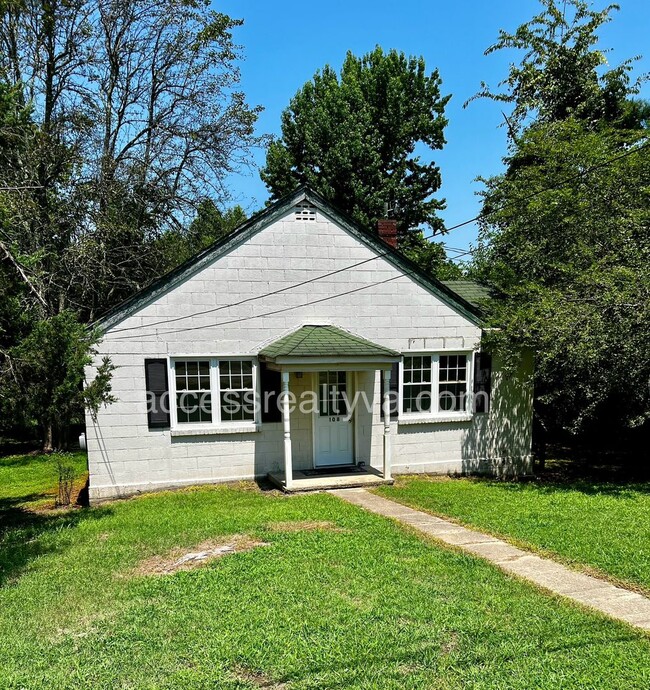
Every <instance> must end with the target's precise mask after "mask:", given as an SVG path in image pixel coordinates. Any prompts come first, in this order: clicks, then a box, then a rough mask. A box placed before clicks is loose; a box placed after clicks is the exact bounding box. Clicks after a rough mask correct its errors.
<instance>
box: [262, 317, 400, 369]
mask: <svg viewBox="0 0 650 690" xmlns="http://www.w3.org/2000/svg"><path fill="white" fill-rule="evenodd" d="M259 356H260V359H261V360H262V361H266V362H269V363H271V364H276V365H280V364H286V365H294V366H300V365H305V366H307V365H310V364H311V365H314V366H317V365H319V364H330V365H333V364H339V365H341V366H343V365H356V366H360V365H363V364H366V365H372V366H377V367H378V368H383V367H382V366H381V365H384V366H386V365H387V366H390V364H391V363H392V362H396V361H399V359H400V357H401V355H400V354H399V352H395V350H391V349H389V348H387V347H383V346H382V345H377V343H373V342H371V341H370V340H366V339H365V338H361V337H359V336H357V335H354V334H352V333H348V332H347V331H344V330H342V329H340V328H336V326H302V327H301V328H299V329H298V330H296V331H294V332H293V333H289V334H288V335H285V336H283V337H282V338H279V339H278V340H275V341H274V342H272V343H269V344H268V345H266V346H265V347H263V348H262V349H261V350H260V353H259Z"/></svg>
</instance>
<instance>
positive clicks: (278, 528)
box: [267, 520, 345, 532]
mask: <svg viewBox="0 0 650 690" xmlns="http://www.w3.org/2000/svg"><path fill="white" fill-rule="evenodd" d="M267 527H268V529H270V530H271V532H313V531H314V530H328V531H329V532H344V531H345V530H343V529H341V528H340V527H337V526H336V525H335V524H334V523H333V522H328V521H327V520H297V521H294V522H269V524H268V525H267Z"/></svg>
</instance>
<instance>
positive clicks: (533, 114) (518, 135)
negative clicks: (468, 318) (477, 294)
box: [473, 0, 650, 436]
mask: <svg viewBox="0 0 650 690" xmlns="http://www.w3.org/2000/svg"><path fill="white" fill-rule="evenodd" d="M542 4H543V7H544V12H543V13H542V14H541V15H539V16H538V17H536V18H535V19H534V20H533V21H532V22H529V23H528V24H524V25H523V26H522V27H520V28H519V29H518V30H517V31H516V32H515V33H514V34H506V33H505V32H502V34H501V41H500V43H499V44H497V46H498V47H502V48H505V47H517V48H521V49H523V50H525V51H526V52H525V55H524V58H523V61H522V63H521V65H513V66H512V67H511V68H510V77H509V79H508V80H507V82H506V83H507V85H508V91H507V93H506V94H505V95H504V96H502V97H498V100H507V101H510V102H512V103H513V105H514V115H515V118H514V122H516V123H517V126H516V128H515V127H513V129H511V131H510V135H511V141H510V155H509V156H508V157H507V158H506V159H505V163H506V165H507V171H506V173H505V174H503V175H500V176H497V177H494V178H490V179H489V180H486V181H485V183H486V190H485V192H484V205H483V216H482V219H481V223H480V224H481V235H480V238H481V242H480V249H479V251H478V253H477V255H476V257H475V265H474V267H473V270H474V273H475V275H478V276H479V277H480V278H482V279H483V280H485V281H487V282H489V283H490V284H492V285H494V286H496V287H497V288H498V290H499V291H500V292H501V294H502V295H503V296H504V299H502V300H498V301H496V302H495V303H494V304H493V305H492V315H491V316H492V325H494V326H496V327H498V330H493V331H491V333H490V335H489V338H490V339H491V340H492V343H493V346H494V347H497V348H501V349H502V350H503V351H504V352H508V351H512V350H513V348H514V347H515V346H517V345H519V346H521V345H524V346H528V347H531V348H532V349H534V350H535V352H536V353H537V370H536V391H537V400H536V408H537V411H538V413H539V414H540V416H541V418H542V420H543V422H545V424H546V426H547V427H550V428H554V429H556V430H557V429H564V430H568V431H571V432H573V433H575V434H578V433H586V432H587V431H590V432H592V434H593V432H594V431H600V432H602V431H603V430H607V431H608V434H609V435H610V436H611V435H612V434H616V433H618V432H620V431H622V430H623V429H630V428H634V427H643V426H645V427H646V428H647V427H648V420H649V419H650V412H649V410H650V396H649V395H648V394H649V390H648V385H647V384H648V380H650V369H649V366H650V365H649V364H648V363H649V362H650V350H648V343H647V338H646V337H645V334H646V333H647V332H648V331H649V330H650V312H649V305H650V269H649V267H650V261H649V259H650V196H649V195H648V189H650V138H649V137H650V131H649V130H648V127H647V113H648V107H647V104H645V103H643V102H640V101H636V100H634V99H633V96H635V94H636V88H637V87H636V85H634V84H631V81H630V79H629V68H630V62H629V61H628V62H626V63H623V66H622V67H619V68H615V69H613V70H611V71H609V72H606V73H605V74H604V76H603V74H602V73H601V72H600V71H599V67H600V66H601V64H602V53H601V52H599V51H598V50H597V49H596V48H595V46H597V41H598V37H597V33H596V31H597V29H598V27H599V26H600V25H601V24H602V23H603V22H604V21H605V20H606V19H607V18H608V16H609V13H610V12H611V11H612V9H613V6H610V7H609V8H607V9H606V10H604V11H602V12H592V11H591V10H589V9H588V7H587V6H586V3H583V2H581V1H578V0H574V1H572V2H568V3H567V12H568V13H567V14H566V15H565V14H564V12H563V11H560V8H558V6H557V4H556V3H554V2H552V0H542ZM562 10H564V7H563V8H562ZM613 85H615V88H613ZM488 95H489V94H488ZM525 115H527V116H528V120H526V123H525V126H524V120H523V117H524V116H525Z"/></svg>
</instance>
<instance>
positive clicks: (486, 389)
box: [474, 352, 492, 413]
mask: <svg viewBox="0 0 650 690" xmlns="http://www.w3.org/2000/svg"><path fill="white" fill-rule="evenodd" d="M491 393H492V355H491V354H490V353H489V352H477V353H476V354H475V355H474V412H477V413H486V412H489V411H490V396H491Z"/></svg>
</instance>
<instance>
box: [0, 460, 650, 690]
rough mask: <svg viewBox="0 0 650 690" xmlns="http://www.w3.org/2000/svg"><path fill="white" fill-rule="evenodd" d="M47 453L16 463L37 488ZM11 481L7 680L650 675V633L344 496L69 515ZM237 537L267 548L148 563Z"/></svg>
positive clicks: (318, 684)
mask: <svg viewBox="0 0 650 690" xmlns="http://www.w3.org/2000/svg"><path fill="white" fill-rule="evenodd" d="M40 462H41V461H40V460H38V459H33V461H30V462H25V463H22V464H20V465H19V470H15V471H16V472H17V473H18V474H19V475H21V474H22V476H23V478H24V487H25V488H24V489H23V490H24V491H25V494H24V495H25V496H30V495H33V494H35V493H39V492H41V491H42V489H38V491H36V490H35V489H33V488H30V487H29V481H28V480H27V479H26V477H27V475H28V474H29V473H30V471H31V469H32V465H33V466H34V470H35V472H36V470H38V471H39V472H40V470H41V469H42V468H41V464H40ZM39 481H40V480H39ZM0 491H2V492H7V493H9V491H7V487H6V486H5V485H4V484H3V489H1V490H0ZM10 491H11V493H12V494H14V495H13V496H12V497H11V498H6V499H4V498H2V497H1V496H0V511H4V513H2V512H0V521H2V522H0V525H2V526H0V568H1V569H0V687H2V688H16V689H17V688H29V689H30V690H31V689H36V688H47V689H48V690H50V689H52V688H56V689H57V690H65V689H66V688H74V689H75V690H77V689H78V688H86V687H89V688H93V690H94V689H98V688H107V689H108V688H110V689H111V690H112V689H113V688H123V689H125V688H183V689H185V688H190V689H199V688H200V689H204V690H207V689H208V688H210V689H211V690H214V689H215V688H256V687H264V688H291V689H294V688H303V689H307V688H309V689H314V688H323V689H331V688H376V689H381V690H385V689H390V688H395V689H402V688H422V689H425V688H426V689H427V690H429V689H435V688H438V689H443V688H444V689H451V688H453V689H456V688H457V689H460V688H471V689H474V688H490V689H499V690H501V689H504V690H505V689H506V688H522V689H523V688H525V689H529V688H535V689H540V688H549V689H551V688H552V689H554V690H555V689H556V688H560V687H561V688H563V689H566V688H581V689H582V688H593V689H594V690H595V689H596V688H597V689H598V690H601V689H607V688H612V689H615V690H619V689H620V688H626V690H627V689H633V688H639V690H641V689H643V690H645V689H647V688H648V687H650V640H649V639H648V637H647V636H644V635H643V634H641V633H639V632H636V631H634V630H632V629H631V628H628V627H626V626H624V625H619V624H617V623H615V622H613V621H610V620H607V619H605V618H602V617H600V616H598V615H596V614H591V613H589V612H586V611H584V610H582V609H579V608H577V607H573V606H571V605H569V604H567V603H564V602H562V601H560V600H558V599H554V598H552V597H550V596H546V595H545V594H542V593H540V592H538V591H536V590H535V589H534V588H533V587H530V586H528V585H526V584H525V583H523V582H519V581H517V580H514V579H509V578H508V577H506V576H505V575H504V574H503V573H501V572H500V571H499V570H497V569H496V568H494V567H492V566H491V565H489V564H488V563H485V562H483V561H481V560H479V559H475V558H472V557H469V556H466V555H462V554H459V553H456V552H455V551H452V550H447V549H443V548H440V547H438V546H437V545H435V544H434V543H427V542H425V541H423V540H421V539H419V538H418V537H417V536H415V535H414V534H411V533H410V532H408V531H406V530H402V529H400V528H399V527H397V526H396V525H395V524H393V523H392V522H391V521H389V520H386V519H383V518H380V517H378V516H374V515H370V514H367V513H365V512H363V511H361V510H359V509H357V508H355V507H353V506H350V505H347V504H344V503H342V502H340V501H338V500H337V499H335V498H334V497H332V496H330V495H329V494H312V495H303V496H293V497H284V496H280V495H278V494H277V493H275V492H262V491H260V490H258V489H257V488H256V487H252V486H251V487H247V486H241V487H225V486H222V487H216V488H203V489H200V490H199V489H197V490H188V491H180V492H175V493H161V494H155V495H151V496H144V497H140V498H137V499H132V500H129V501H121V502H115V503H111V504H106V505H104V506H101V507H97V508H92V509H77V510H72V511H70V512H67V513H61V512H52V511H49V512H47V511H40V512H35V511H30V510H29V509H28V508H26V507H25V506H24V505H23V507H20V505H22V504H24V502H25V501H24V500H23V501H21V500H20V497H19V496H16V495H15V494H16V491H15V489H12V490H10ZM7 515H10V516H11V519H10V520H5V518H6V517H7ZM306 521H314V522H318V523H323V522H325V523H330V524H329V525H328V524H324V525H323V524H321V526H320V528H319V529H309V528H308V527H309V524H308V522H306ZM274 523H296V526H297V527H299V529H296V530H291V529H288V528H287V526H286V525H284V526H282V528H281V529H278V527H277V525H276V524H274ZM235 534H238V535H248V536H250V537H252V538H254V539H257V540H261V541H264V542H267V543H268V545H267V546H260V547H258V548H255V549H253V550H251V551H248V552H245V553H238V554H235V555H228V556H224V557H223V558H221V559H219V560H215V561H213V562H211V563H209V564H207V565H205V566H204V567H202V568H199V569H196V570H193V571H190V572H179V573H176V574H174V575H163V576H141V575H136V574H135V573H134V571H135V569H136V568H137V567H138V565H139V564H140V562H141V561H142V560H143V559H146V558H149V557H152V556H155V555H164V554H166V553H168V552H169V551H170V550H172V549H175V548H182V547H185V548H192V547H193V546H195V545H197V544H200V543H201V542H203V541H205V540H208V539H218V538H219V537H221V536H225V535H235Z"/></svg>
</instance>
